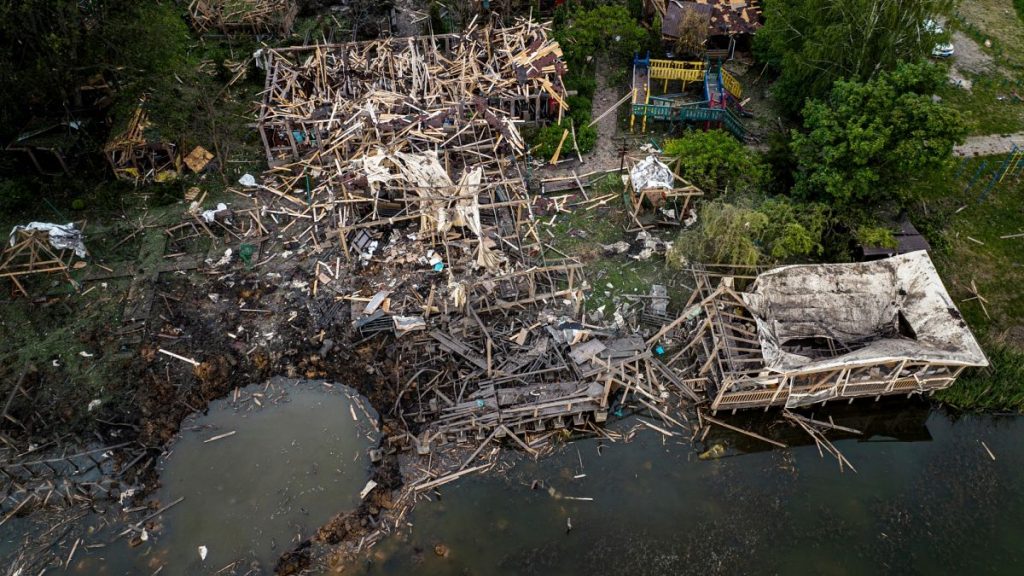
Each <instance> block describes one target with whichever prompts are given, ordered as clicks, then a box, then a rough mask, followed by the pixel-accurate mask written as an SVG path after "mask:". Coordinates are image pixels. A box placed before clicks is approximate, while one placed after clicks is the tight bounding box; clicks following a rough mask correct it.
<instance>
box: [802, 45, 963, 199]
mask: <svg viewBox="0 0 1024 576" xmlns="http://www.w3.org/2000/svg"><path fill="white" fill-rule="evenodd" d="M942 81H943V73H942V70H941V69H939V68H938V67H937V66H935V65H932V64H929V63H919V64H901V65H900V66H899V67H898V68H897V69H896V70H895V71H893V72H883V73H881V74H879V75H878V76H877V77H876V78H875V79H873V80H871V81H869V82H856V81H838V82H836V83H835V86H834V88H833V90H832V95H831V97H830V98H829V100H828V101H820V100H811V101H809V102H808V103H807V106H806V107H805V108H804V112H803V116H804V131H803V132H800V133H794V134H793V140H792V143H791V146H792V149H793V152H794V154H795V156H796V159H797V171H796V174H795V175H794V179H795V185H794V193H795V194H796V195H797V196H800V197H803V198H805V199H819V200H822V201H825V202H829V203H832V204H834V205H836V206H838V207H840V208H851V207H857V206H862V207H867V206H870V205H873V204H876V203H879V202H886V201H892V200H896V201H900V200H906V195H907V192H908V191H909V190H911V189H912V185H913V184H914V183H915V182H916V181H918V180H920V179H921V178H922V176H923V175H925V174H926V173H928V172H934V171H942V170H946V169H948V168H949V166H950V163H951V162H952V150H953V145H954V144H955V143H957V142H958V141H960V140H961V139H962V138H963V136H964V134H965V128H964V123H963V120H962V119H961V116H960V114H959V113H958V112H957V111H956V110H953V109H951V108H949V107H947V106H945V105H943V104H941V103H938V102H935V101H933V99H932V97H931V91H932V90H934V89H935V88H936V87H937V86H938V84H939V83H940V82H942Z"/></svg>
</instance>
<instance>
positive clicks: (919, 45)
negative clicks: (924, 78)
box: [756, 0, 955, 115]
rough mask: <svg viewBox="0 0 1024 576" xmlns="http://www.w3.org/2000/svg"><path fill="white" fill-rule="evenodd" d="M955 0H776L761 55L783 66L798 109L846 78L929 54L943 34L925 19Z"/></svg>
mask: <svg viewBox="0 0 1024 576" xmlns="http://www.w3.org/2000/svg"><path fill="white" fill-rule="evenodd" d="M954 4H955V0H768V1H766V2H765V3H764V15H765V25H764V28H762V29H761V30H760V31H759V32H758V34H757V38H756V49H757V51H758V54H759V56H760V57H761V58H762V59H764V60H766V61H767V62H768V63H769V64H771V65H772V66H773V67H774V68H775V69H776V70H778V72H779V79H778V81H777V82H776V83H775V86H774V88H773V89H774V91H775V96H776V97H777V98H778V100H779V103H780V104H781V105H782V107H783V109H784V110H785V111H786V112H787V113H789V114H792V115H796V114H797V113H799V112H800V110H801V109H802V108H803V104H804V100H805V99H806V98H823V97H824V96H826V95H827V94H828V93H829V90H830V89H831V87H832V84H833V82H835V81H836V80H840V79H848V80H856V81H861V82H865V81H868V80H870V79H872V78H873V77H874V76H875V75H877V74H878V73H879V72H884V71H889V70H893V69H894V68H895V67H896V65H897V64H898V63H899V62H901V61H902V62H916V61H918V60H921V59H922V58H925V57H927V56H928V55H929V54H930V52H931V50H932V48H933V47H934V46H935V44H936V42H937V41H938V40H939V37H938V35H937V34H935V33H934V32H931V31H929V30H928V29H927V27H926V26H925V24H924V23H925V22H926V21H927V20H929V19H932V20H936V19H937V20H941V19H942V18H943V17H944V16H946V15H948V14H950V13H951V11H952V9H953V6H954Z"/></svg>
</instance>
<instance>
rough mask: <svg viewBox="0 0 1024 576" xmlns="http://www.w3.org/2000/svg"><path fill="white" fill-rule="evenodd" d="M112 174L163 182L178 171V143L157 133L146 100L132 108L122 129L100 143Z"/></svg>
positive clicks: (126, 178) (120, 176) (128, 179)
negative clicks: (147, 109)
mask: <svg viewBox="0 0 1024 576" xmlns="http://www.w3.org/2000/svg"><path fill="white" fill-rule="evenodd" d="M103 153H104V155H105V156H106V157H107V162H109V163H110V167H111V169H112V170H113V171H114V176H116V177H117V178H118V179H120V180H127V181H130V182H134V183H136V184H138V183H141V182H166V181H169V180H173V179H175V178H177V177H178V174H179V173H180V172H181V156H180V155H179V154H178V150H177V146H175V145H174V143H172V142H167V141H165V140H163V139H162V138H160V137H159V134H158V133H157V131H156V130H155V129H154V127H153V124H152V123H151V122H150V119H149V114H148V113H147V112H146V100H145V99H142V100H141V101H140V102H139V105H138V106H137V107H136V108H135V111H134V112H133V113H132V115H131V117H130V118H129V119H128V123H127V124H126V125H125V127H124V129H123V130H121V131H118V132H114V133H113V136H111V138H110V140H108V141H107V144H106V145H105V146H104V147H103Z"/></svg>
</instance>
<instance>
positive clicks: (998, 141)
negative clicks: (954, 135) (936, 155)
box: [953, 132, 1024, 158]
mask: <svg viewBox="0 0 1024 576" xmlns="http://www.w3.org/2000/svg"><path fill="white" fill-rule="evenodd" d="M1014 144H1016V145H1017V146H1018V147H1020V148H1024V132H1016V133H1014V134H988V135H985V136H971V137H969V138H967V140H966V141H965V142H964V143H963V144H961V145H959V146H955V147H954V148H953V154H954V155H956V156H966V157H968V158H970V157H973V156H992V155H996V154H1006V153H1008V152H1009V151H1010V150H1012V149H1013V146H1014Z"/></svg>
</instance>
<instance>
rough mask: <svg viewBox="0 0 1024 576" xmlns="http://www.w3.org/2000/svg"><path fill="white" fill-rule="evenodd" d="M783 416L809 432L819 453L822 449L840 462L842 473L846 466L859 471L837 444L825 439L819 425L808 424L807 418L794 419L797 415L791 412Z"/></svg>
mask: <svg viewBox="0 0 1024 576" xmlns="http://www.w3.org/2000/svg"><path fill="white" fill-rule="evenodd" d="M783 416H785V417H786V418H787V419H789V420H790V421H791V422H793V423H795V424H796V425H797V426H799V427H800V428H802V429H803V431H804V432H807V434H808V436H810V437H811V438H812V439H813V440H814V443H815V444H817V446H818V452H819V453H820V452H821V450H822V449H824V450H825V451H826V452H828V453H829V454H831V455H832V456H833V457H835V459H836V461H837V462H839V470H840V471H841V470H842V469H843V466H844V465H846V466H847V467H849V468H850V470H853V471H854V472H856V471H857V469H856V468H854V467H853V464H850V461H849V460H847V459H846V456H844V455H843V453H842V452H840V451H839V449H838V448H836V446H835V444H833V443H832V442H831V441H830V440H829V439H828V438H825V435H824V434H822V433H821V431H820V430H818V429H816V428H815V427H814V426H815V425H817V424H815V425H811V424H808V421H810V420H809V419H807V418H803V419H802V418H794V417H793V416H796V415H795V414H793V413H791V412H789V411H786V412H784V413H783ZM821 456H822V457H824V454H821Z"/></svg>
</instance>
